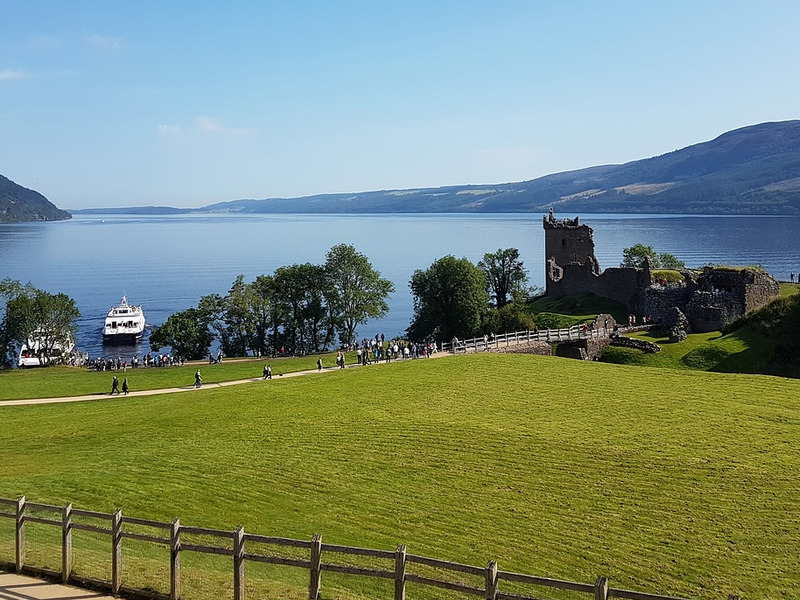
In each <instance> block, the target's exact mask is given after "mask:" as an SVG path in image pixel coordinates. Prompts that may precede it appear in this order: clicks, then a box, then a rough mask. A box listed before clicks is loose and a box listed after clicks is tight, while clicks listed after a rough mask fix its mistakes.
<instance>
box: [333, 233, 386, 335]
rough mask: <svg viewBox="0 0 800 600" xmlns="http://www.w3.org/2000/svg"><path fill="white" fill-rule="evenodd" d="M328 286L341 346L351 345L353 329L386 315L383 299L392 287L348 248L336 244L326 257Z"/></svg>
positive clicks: (346, 245) (355, 252) (363, 258)
mask: <svg viewBox="0 0 800 600" xmlns="http://www.w3.org/2000/svg"><path fill="white" fill-rule="evenodd" d="M325 274H326V277H327V279H328V282H329V284H330V288H329V289H330V291H329V302H330V304H331V310H332V313H333V317H334V319H333V320H335V321H336V322H337V323H338V329H339V338H340V340H341V342H342V343H343V344H352V343H353V342H354V341H355V338H356V327H357V326H358V325H361V324H363V323H366V322H367V320H368V319H370V318H377V317H383V316H385V315H386V313H388V312H389V305H388V304H387V303H386V299H387V297H388V296H389V294H391V293H392V292H393V291H394V284H393V283H392V282H391V281H389V280H388V279H383V278H382V277H381V274H380V272H379V271H376V270H375V269H374V268H373V267H372V264H371V263H370V262H369V259H368V258H367V257H366V256H364V255H363V254H361V253H360V252H357V251H356V249H355V248H354V247H353V246H351V245H349V244H338V245H336V246H334V247H333V248H331V249H330V250H328V253H327V254H326V255H325Z"/></svg>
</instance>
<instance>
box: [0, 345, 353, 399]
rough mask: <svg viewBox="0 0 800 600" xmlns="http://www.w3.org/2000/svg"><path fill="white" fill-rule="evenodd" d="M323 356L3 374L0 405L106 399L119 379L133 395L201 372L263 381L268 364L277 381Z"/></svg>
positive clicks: (186, 381) (214, 379)
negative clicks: (113, 381)
mask: <svg viewBox="0 0 800 600" xmlns="http://www.w3.org/2000/svg"><path fill="white" fill-rule="evenodd" d="M319 356H320V355H317V354H315V355H309V356H304V357H301V358H278V359H264V358H260V359H255V358H250V359H240V360H223V362H222V363H220V364H218V365H210V364H208V363H207V362H205V361H203V362H198V363H192V364H187V365H185V366H183V367H161V368H154V367H150V368H146V369H145V368H142V367H140V368H138V369H130V368H129V369H128V370H127V372H124V373H123V372H122V371H105V372H95V371H87V370H86V369H78V368H74V367H48V368H45V369H27V370H26V369H15V370H7V371H3V370H0V402H2V401H3V400H16V399H19V398H57V397H61V396H82V395H88V394H98V395H106V394H108V393H109V392H110V391H111V378H112V377H113V376H115V375H116V376H117V378H118V379H119V381H120V385H121V384H122V379H123V378H124V377H127V378H128V384H129V385H130V389H131V391H133V390H156V389H163V388H169V387H188V386H191V385H193V384H194V373H195V371H196V370H197V369H200V372H201V374H202V377H203V383H206V384H208V383H218V382H222V381H234V380H238V379H248V378H252V377H261V374H262V369H263V368H264V364H265V363H269V364H270V365H272V374H273V377H280V375H281V374H283V373H291V372H295V371H304V370H310V369H316V368H317V358H319ZM321 356H322V361H323V364H324V365H325V366H326V367H333V366H335V357H336V353H335V352H334V353H327V354H323V355H321ZM354 362H356V356H355V353H350V354H348V356H347V363H348V364H352V363H354Z"/></svg>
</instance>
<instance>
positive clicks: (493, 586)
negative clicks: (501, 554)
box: [486, 560, 497, 600]
mask: <svg viewBox="0 0 800 600" xmlns="http://www.w3.org/2000/svg"><path fill="white" fill-rule="evenodd" d="M486 600H497V562H495V561H493V560H490V561H489V564H488V565H486Z"/></svg>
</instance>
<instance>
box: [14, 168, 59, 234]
mask: <svg viewBox="0 0 800 600" xmlns="http://www.w3.org/2000/svg"><path fill="white" fill-rule="evenodd" d="M71 218H72V215H70V214H69V213H68V212H67V211H65V210H61V209H60V208H58V207H56V205H55V204H53V203H52V202H50V201H49V200H48V199H47V198H45V197H44V196H42V195H41V194H40V193H39V192H35V191H33V190H29V189H28V188H24V187H22V186H21V185H18V184H16V183H14V182H13V181H11V180H10V179H7V178H6V177H3V176H2V175H0V223H20V222H24V221H62V220H64V219H71Z"/></svg>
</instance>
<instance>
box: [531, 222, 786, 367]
mask: <svg viewBox="0 0 800 600" xmlns="http://www.w3.org/2000/svg"><path fill="white" fill-rule="evenodd" d="M543 227H544V230H545V265H546V267H545V269H546V273H545V282H546V290H547V295H548V296H553V297H560V296H568V295H571V294H595V295H597V296H602V297H604V298H610V299H612V300H616V301H617V302H620V303H622V304H624V305H625V306H626V307H627V308H628V310H630V311H633V312H635V313H637V314H641V315H648V316H651V317H653V318H654V319H660V318H662V317H663V316H664V315H666V314H667V312H668V311H669V309H670V308H672V307H677V308H678V309H679V310H680V311H681V312H683V313H684V314H685V315H686V317H687V319H688V320H689V324H690V327H691V328H692V330H693V331H696V332H703V331H716V330H718V329H721V328H722V327H723V326H724V325H725V324H727V323H729V322H730V321H732V320H733V319H735V318H737V317H738V316H740V315H742V314H744V313H745V312H748V311H751V310H755V309H757V308H760V307H762V306H764V305H765V304H767V302H769V301H770V300H771V299H773V298H774V297H775V296H777V295H778V293H779V291H780V288H779V285H778V282H777V281H776V280H775V279H774V278H773V277H772V276H771V275H769V274H768V273H765V272H763V271H760V270H758V269H747V268H745V269H731V268H713V267H706V268H705V269H704V270H703V273H702V274H699V275H698V274H696V273H694V272H690V271H685V272H684V276H685V278H686V283H685V285H667V286H661V285H658V284H655V285H652V281H651V280H652V277H651V275H652V274H651V270H650V264H649V262H645V264H644V266H643V268H641V269H632V268H614V267H612V268H609V269H606V270H605V271H602V270H601V269H600V265H599V264H598V262H597V258H596V257H595V255H594V237H593V236H594V233H593V231H592V228H591V227H589V226H587V225H581V224H580V223H579V221H578V218H577V217H576V218H575V219H562V220H561V221H557V220H556V218H555V216H554V215H553V211H552V209H551V210H550V214H549V215H548V216H545V217H544V219H543ZM564 351H565V352H570V350H566V349H565V350H564Z"/></svg>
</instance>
